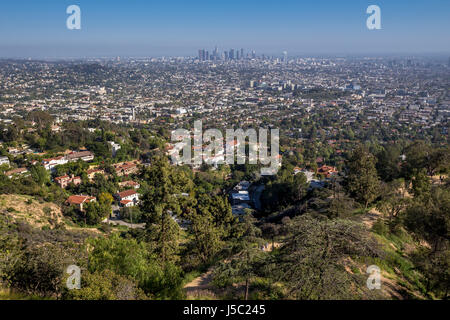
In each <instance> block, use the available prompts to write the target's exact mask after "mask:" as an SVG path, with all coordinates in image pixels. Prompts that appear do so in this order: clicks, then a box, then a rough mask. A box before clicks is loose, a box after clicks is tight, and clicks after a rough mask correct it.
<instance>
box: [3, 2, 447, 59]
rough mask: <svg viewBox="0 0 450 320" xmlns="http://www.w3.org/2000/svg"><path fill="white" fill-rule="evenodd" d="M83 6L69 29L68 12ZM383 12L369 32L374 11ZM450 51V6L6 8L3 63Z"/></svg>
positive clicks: (261, 4)
mask: <svg viewBox="0 0 450 320" xmlns="http://www.w3.org/2000/svg"><path fill="white" fill-rule="evenodd" d="M72 4H76V5H78V6H80V8H81V30H68V29H67V28H66V20H67V17H68V16H69V15H68V14H67V13H66V8H67V7H68V6H69V5H72ZM371 4H376V5H378V6H379V7H380V8H381V27H382V29H381V30H368V29H367V27H366V19H367V17H368V16H369V15H368V14H366V8H367V7H368V6H369V5H371ZM215 45H217V46H218V48H219V49H220V50H221V51H222V50H228V49H229V48H241V47H242V48H244V49H246V51H248V50H251V49H254V50H256V52H257V53H268V54H277V55H279V54H281V53H282V51H284V50H286V51H288V52H289V55H294V54H304V55H308V54H335V53H337V54H382V53H399V54H417V53H443V54H448V53H450V1H449V0H428V1H415V0H388V1H380V0H371V1H364V0H314V1H301V0H296V1H291V0H278V1H265V0H257V1H256V0H250V1H248V0H240V1H235V0H208V1H189V0H183V1H181V0H162V1H153V0H126V1H125V0H120V1H119V0H109V1H107V0H79V1H75V0H70V1H66V0H47V1H45V0H42V1H41V0H1V1H0V57H50V58H51V57H81V56H90V57H93V56H160V55H196V54H197V50H198V49H199V48H205V49H209V50H210V51H211V50H212V49H213V48H214V46H215Z"/></svg>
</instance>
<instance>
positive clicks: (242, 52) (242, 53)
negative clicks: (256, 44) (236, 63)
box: [241, 48, 244, 60]
mask: <svg viewBox="0 0 450 320" xmlns="http://www.w3.org/2000/svg"><path fill="white" fill-rule="evenodd" d="M241 60H244V49H243V48H241Z"/></svg>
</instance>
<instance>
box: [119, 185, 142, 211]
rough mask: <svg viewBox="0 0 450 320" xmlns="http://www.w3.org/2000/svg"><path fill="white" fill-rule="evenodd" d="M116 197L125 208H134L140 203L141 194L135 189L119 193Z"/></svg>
mask: <svg viewBox="0 0 450 320" xmlns="http://www.w3.org/2000/svg"><path fill="white" fill-rule="evenodd" d="M114 197H115V198H116V199H117V200H118V201H119V202H120V205H121V206H125V207H132V206H134V205H136V204H137V203H138V202H139V193H137V192H136V190H134V189H128V190H125V191H122V192H118V193H116V194H115V195H114Z"/></svg>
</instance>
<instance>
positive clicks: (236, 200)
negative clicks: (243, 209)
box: [231, 190, 250, 205]
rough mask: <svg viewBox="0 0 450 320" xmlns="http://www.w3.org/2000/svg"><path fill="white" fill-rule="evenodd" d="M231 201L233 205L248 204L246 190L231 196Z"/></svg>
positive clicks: (248, 199)
mask: <svg viewBox="0 0 450 320" xmlns="http://www.w3.org/2000/svg"><path fill="white" fill-rule="evenodd" d="M231 201H232V204H233V205H237V204H241V203H248V202H250V194H249V193H248V191H247V190H245V191H243V190H241V191H238V192H235V193H232V194H231Z"/></svg>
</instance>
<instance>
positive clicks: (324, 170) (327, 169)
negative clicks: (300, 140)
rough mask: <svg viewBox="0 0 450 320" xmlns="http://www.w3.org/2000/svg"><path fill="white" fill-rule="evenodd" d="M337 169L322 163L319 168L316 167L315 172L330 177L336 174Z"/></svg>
mask: <svg viewBox="0 0 450 320" xmlns="http://www.w3.org/2000/svg"><path fill="white" fill-rule="evenodd" d="M337 173H338V171H337V170H336V168H335V167H331V166H327V165H323V166H321V167H320V168H318V169H317V174H320V175H324V176H325V177H327V178H330V177H331V176H333V175H335V174H337Z"/></svg>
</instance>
